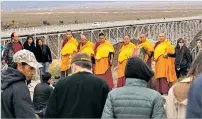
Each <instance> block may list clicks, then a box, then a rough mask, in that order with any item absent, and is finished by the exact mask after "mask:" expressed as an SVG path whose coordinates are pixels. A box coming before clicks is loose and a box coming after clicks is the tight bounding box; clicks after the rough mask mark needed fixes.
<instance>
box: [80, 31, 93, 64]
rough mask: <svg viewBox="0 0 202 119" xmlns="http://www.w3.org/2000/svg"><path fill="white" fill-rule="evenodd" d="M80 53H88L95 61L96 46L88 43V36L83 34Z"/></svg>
mask: <svg viewBox="0 0 202 119" xmlns="http://www.w3.org/2000/svg"><path fill="white" fill-rule="evenodd" d="M78 52H83V53H86V54H88V56H90V57H91V59H93V60H94V44H93V43H92V42H90V41H88V39H87V38H86V36H85V35H83V34H81V41H80V43H79V45H78ZM93 60H92V61H93Z"/></svg>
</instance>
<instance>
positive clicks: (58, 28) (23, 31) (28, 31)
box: [1, 15, 202, 39]
mask: <svg viewBox="0 0 202 119" xmlns="http://www.w3.org/2000/svg"><path fill="white" fill-rule="evenodd" d="M194 19H201V20H202V15H201V16H194V17H181V18H165V19H149V20H128V21H112V22H97V23H98V24H99V25H94V24H93V23H82V24H69V25H52V26H41V27H32V28H17V29H6V30H3V31H1V37H2V38H3V39H4V38H6V37H10V34H11V33H12V32H17V33H18V34H19V35H32V34H41V33H49V32H63V31H66V30H68V29H69V30H73V31H74V30H81V29H83V30H85V29H95V28H106V27H114V26H124V25H126V26H127V25H138V24H152V23H163V22H171V21H179V22H180V21H184V20H194Z"/></svg>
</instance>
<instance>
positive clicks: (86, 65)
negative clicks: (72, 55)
mask: <svg viewBox="0 0 202 119" xmlns="http://www.w3.org/2000/svg"><path fill="white" fill-rule="evenodd" d="M73 64H75V65H77V66H80V67H82V68H86V69H88V70H91V69H92V63H91V62H89V61H76V62H74V63H73Z"/></svg>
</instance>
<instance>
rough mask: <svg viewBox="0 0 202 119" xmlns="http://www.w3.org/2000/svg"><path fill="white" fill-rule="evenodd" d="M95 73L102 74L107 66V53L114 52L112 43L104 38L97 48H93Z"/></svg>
mask: <svg viewBox="0 0 202 119" xmlns="http://www.w3.org/2000/svg"><path fill="white" fill-rule="evenodd" d="M95 52H96V55H95V59H96V60H95V68H94V73H95V74H104V73H105V72H106V71H107V69H108V68H109V58H108V56H109V53H110V52H114V47H113V45H112V44H111V43H110V42H109V41H108V40H105V42H104V43H101V44H100V45H99V46H98V47H97V49H95Z"/></svg>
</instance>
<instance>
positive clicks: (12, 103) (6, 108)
mask: <svg viewBox="0 0 202 119" xmlns="http://www.w3.org/2000/svg"><path fill="white" fill-rule="evenodd" d="M25 79H26V78H25V76H24V74H22V73H21V72H19V71H18V70H16V69H13V68H9V67H8V69H7V70H5V71H3V72H2V74H1V118H36V116H35V112H34V108H33V105H32V102H31V97H30V93H29V89H28V86H27V85H26V83H25Z"/></svg>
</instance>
